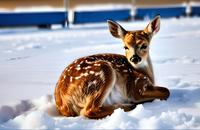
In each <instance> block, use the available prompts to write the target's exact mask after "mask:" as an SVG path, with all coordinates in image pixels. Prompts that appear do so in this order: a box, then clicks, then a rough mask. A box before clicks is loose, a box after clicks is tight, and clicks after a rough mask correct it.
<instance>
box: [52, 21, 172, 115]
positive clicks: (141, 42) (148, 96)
mask: <svg viewBox="0 0 200 130" xmlns="http://www.w3.org/2000/svg"><path fill="white" fill-rule="evenodd" d="M158 21H159V17H156V18H155V19H154V20H153V21H152V22H151V23H150V24H149V25H148V26H147V28H146V29H145V30H143V31H142V30H141V31H125V30H124V29H123V28H122V27H121V26H120V25H119V24H117V23H115V22H113V21H108V24H109V28H110V32H111V34H112V35H113V36H115V37H118V38H122V39H123V41H124V44H125V49H126V56H124V55H120V54H96V55H91V56H86V57H82V58H79V59H77V60H75V61H74V62H73V63H71V64H70V65H69V66H68V67H67V68H66V69H65V70H64V71H63V73H62V75H61V76H60V79H59V80H58V82H57V85H56V89H55V101H56V107H57V109H58V111H59V113H60V114H61V115H64V116H79V115H83V116H86V117H88V118H92V119H99V118H103V117H106V116H107V115H111V114H112V113H113V112H114V110H115V109H117V108H122V109H124V111H130V110H132V109H134V108H135V107H136V105H137V104H140V103H144V102H150V101H153V100H154V99H160V100H166V99H167V98H168V97H169V95H170V93H169V90H168V89H167V88H164V87H158V86H154V81H153V77H152V73H153V71H152V67H151V63H150V58H149V57H148V45H149V42H150V39H151V37H152V35H153V34H155V33H156V32H157V31H158V30H159V29H158V26H159V24H158ZM144 61H145V62H147V63H141V64H143V65H139V62H144ZM146 64H147V65H146ZM143 66H144V67H143ZM139 68H142V69H143V68H144V70H142V71H140V70H139ZM138 70H139V71H138ZM146 70H150V71H147V72H146Z"/></svg>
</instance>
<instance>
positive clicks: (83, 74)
mask: <svg viewBox="0 0 200 130" xmlns="http://www.w3.org/2000/svg"><path fill="white" fill-rule="evenodd" d="M81 75H82V76H85V77H86V76H88V75H89V74H88V73H87V72H86V73H82V74H81Z"/></svg>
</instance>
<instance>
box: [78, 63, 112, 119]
mask: <svg viewBox="0 0 200 130" xmlns="http://www.w3.org/2000/svg"><path fill="white" fill-rule="evenodd" d="M95 64H96V65H99V66H98V68H97V69H96V70H95V74H94V76H93V79H95V80H96V83H95V84H92V85H90V84H89V83H88V82H86V83H87V85H86V86H85V87H84V88H85V89H86V90H87V91H85V93H86V95H87V99H86V100H87V101H86V104H85V107H84V108H83V109H82V110H81V115H83V116H86V117H88V118H92V119H98V118H103V117H106V116H107V115H110V114H112V113H113V111H114V110H115V109H116V108H115V106H107V107H104V106H102V105H103V103H104V101H105V98H106V97H107V96H108V94H109V93H110V91H111V90H112V88H113V86H114V84H115V82H116V75H115V72H114V70H113V68H112V67H111V65H110V64H109V63H107V62H104V61H99V62H98V63H95Z"/></svg>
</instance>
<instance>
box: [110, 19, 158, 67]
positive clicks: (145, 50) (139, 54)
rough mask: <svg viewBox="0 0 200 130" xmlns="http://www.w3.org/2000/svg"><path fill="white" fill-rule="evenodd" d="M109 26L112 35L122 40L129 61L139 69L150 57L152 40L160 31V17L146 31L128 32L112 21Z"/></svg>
mask: <svg viewBox="0 0 200 130" xmlns="http://www.w3.org/2000/svg"><path fill="white" fill-rule="evenodd" d="M108 25H109V30H110V32H111V34H112V35H113V36H114V37H116V38H120V39H122V41H123V44H124V49H125V52H126V58H127V59H128V61H129V62H130V63H131V64H132V65H133V66H134V67H137V66H138V65H140V64H141V63H143V61H146V59H147V57H148V54H149V45H150V41H151V38H152V36H153V35H155V34H156V33H157V32H158V31H159V29H160V16H156V17H155V18H154V19H153V20H152V21H151V22H150V23H149V24H148V25H147V27H146V28H145V29H144V30H136V31H127V30H125V29H124V28H123V27H122V26H121V25H119V24H118V23H116V22H114V21H111V20H108Z"/></svg>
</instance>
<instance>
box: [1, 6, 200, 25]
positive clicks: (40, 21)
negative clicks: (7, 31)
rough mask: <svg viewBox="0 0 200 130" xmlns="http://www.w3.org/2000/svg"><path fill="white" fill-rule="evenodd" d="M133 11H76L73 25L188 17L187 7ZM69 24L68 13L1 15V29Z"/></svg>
mask: <svg viewBox="0 0 200 130" xmlns="http://www.w3.org/2000/svg"><path fill="white" fill-rule="evenodd" d="M131 11H132V9H115V10H98V11H74V12H73V16H74V19H73V21H72V24H85V23H95V22H105V21H107V19H112V20H117V21H124V20H129V19H130V18H135V19H145V18H146V17H148V18H153V17H154V16H155V15H157V14H160V15H161V17H162V18H169V17H180V16H185V15H186V6H173V7H149V8H136V10H135V15H134V16H132V15H131ZM190 15H191V16H200V6H191V12H190ZM66 23H67V24H68V12H64V11H63V12H27V13H14V12H13V13H0V27H6V26H39V27H45V28H50V27H51V25H52V24H61V25H62V26H63V27H64V26H65V24H66Z"/></svg>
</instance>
